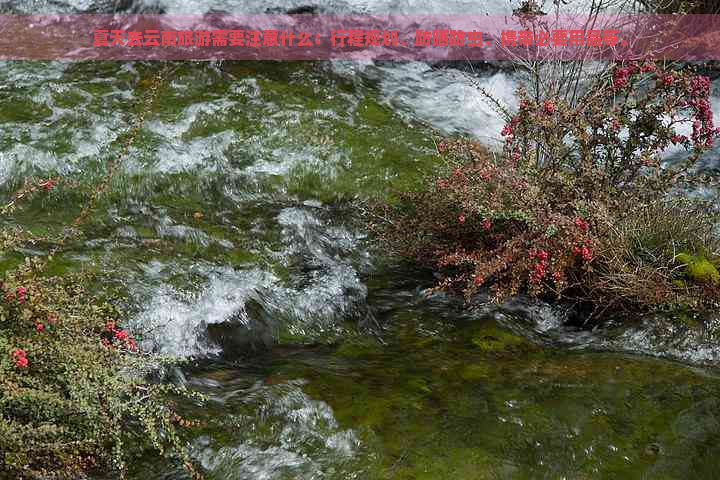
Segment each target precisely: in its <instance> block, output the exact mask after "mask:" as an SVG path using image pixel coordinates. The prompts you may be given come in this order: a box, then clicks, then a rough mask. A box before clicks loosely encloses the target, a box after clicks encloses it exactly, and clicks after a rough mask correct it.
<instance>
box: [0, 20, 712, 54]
mask: <svg viewBox="0 0 720 480" xmlns="http://www.w3.org/2000/svg"><path fill="white" fill-rule="evenodd" d="M718 42H720V15H599V16H590V15H529V14H528V15H518V14H515V15H421V14H417V15H402V14H397V15H394V14H389V15H361V14H342V15H341V14H334V15H327V14H296V15H282V14H266V15H230V14H205V15H130V14H127V15H113V14H77V15H0V59H4V60H210V59H216V60H221V59H222V60H433V61H439V60H460V61H484V60H612V59H618V58H621V59H655V60H714V59H718V60H720V44H719V43H718Z"/></svg>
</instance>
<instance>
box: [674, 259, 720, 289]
mask: <svg viewBox="0 0 720 480" xmlns="http://www.w3.org/2000/svg"><path fill="white" fill-rule="evenodd" d="M676 259H677V261H678V262H679V263H681V264H684V265H686V267H685V275H686V276H687V277H688V278H689V279H690V280H691V281H693V282H695V283H701V284H712V285H718V284H720V273H719V272H718V269H717V268H716V267H715V265H713V264H712V262H711V261H710V260H708V259H706V258H705V257H703V256H694V255H690V254H687V253H681V254H679V255H677V257H676Z"/></svg>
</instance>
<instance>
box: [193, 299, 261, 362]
mask: <svg viewBox="0 0 720 480" xmlns="http://www.w3.org/2000/svg"><path fill="white" fill-rule="evenodd" d="M207 334H208V339H209V340H210V341H211V342H213V343H215V344H217V345H218V346H219V347H220V348H221V349H222V354H223V356H225V357H230V358H234V357H241V356H245V355H250V354H253V353H256V352H258V351H262V350H265V349H267V348H269V347H270V346H272V344H273V343H274V340H275V334H274V329H273V327H272V322H271V318H270V314H269V312H268V311H267V309H266V308H265V307H264V306H263V305H262V304H261V303H260V302H259V301H258V300H255V299H248V301H247V302H246V303H245V307H244V309H243V310H242V311H240V312H238V313H237V314H236V315H234V316H232V317H231V318H229V319H228V320H226V321H223V322H219V323H210V324H208V325H207Z"/></svg>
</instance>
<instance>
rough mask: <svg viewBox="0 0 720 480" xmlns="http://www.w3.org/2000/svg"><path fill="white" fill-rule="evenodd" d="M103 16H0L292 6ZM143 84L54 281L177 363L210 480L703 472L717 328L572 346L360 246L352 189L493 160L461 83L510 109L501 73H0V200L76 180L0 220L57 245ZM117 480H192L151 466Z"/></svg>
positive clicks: (494, 126)
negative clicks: (464, 141) (469, 147)
mask: <svg viewBox="0 0 720 480" xmlns="http://www.w3.org/2000/svg"><path fill="white" fill-rule="evenodd" d="M106 3H107V4H108V5H106V4H102V3H94V2H90V1H87V2H85V1H68V2H62V3H61V2H53V1H43V2H40V1H37V2H35V1H23V2H21V1H19V0H17V1H15V0H12V1H11V2H9V3H7V4H6V5H5V6H4V7H0V9H3V8H4V9H5V11H12V12H15V13H20V12H29V11H33V12H38V11H44V12H58V11H60V12H75V11H103V9H105V10H107V9H108V8H110V5H109V4H113V5H112V7H113V8H123V9H124V10H125V11H149V10H153V9H155V10H156V11H163V12H167V13H187V12H192V13H205V12H207V11H216V10H217V11H233V12H239V11H241V9H242V13H246V12H247V13H250V12H254V11H266V10H267V9H268V8H269V9H272V8H277V9H279V10H281V11H286V10H288V9H290V8H296V7H299V6H302V4H300V3H298V2H284V3H278V4H276V5H270V6H268V5H266V4H265V3H261V2H249V3H248V2H243V4H242V7H241V6H239V5H238V3H239V2H233V1H229V0H226V1H217V2H210V0H204V1H196V2H177V1H175V0H158V1H157V2H149V1H146V2H143V3H137V4H124V3H123V4H122V5H120V3H122V2H112V1H109V2H106ZM439 5H440V3H439V2H420V3H414V2H413V3H410V2H407V1H404V2H364V3H360V4H352V5H350V4H345V3H343V2H337V3H335V4H332V5H323V6H321V7H319V8H320V10H321V11H344V10H345V9H348V10H352V11H359V12H365V11H372V12H376V11H380V12H382V11H401V12H402V11H414V12H417V11H426V12H432V11H435V10H437V9H438V8H439V7H438V6H439ZM473 5H474V4H473V3H472V2H464V1H459V0H458V1H455V2H451V4H450V5H449V6H447V7H445V6H443V10H444V11H445V9H446V8H447V9H450V10H452V11H464V9H468V8H474V7H473ZM494 7H495V12H504V11H507V10H508V8H507V6H504V5H499V4H498V5H496V6H494ZM492 8H493V5H490V6H488V5H484V6H483V8H482V9H480V10H485V9H491V10H492ZM161 71H163V72H170V73H168V76H167V81H166V82H165V83H164V84H163V85H162V86H161V88H160V94H159V98H158V101H157V102H156V104H155V105H154V106H153V108H152V109H151V111H150V112H149V114H148V116H147V119H146V122H145V124H144V126H143V128H142V129H141V132H140V135H139V136H138V138H137V139H136V141H135V142H134V143H133V144H132V146H131V148H130V154H129V155H128V156H127V157H126V158H124V159H123V161H122V163H121V164H120V166H119V169H118V171H117V172H116V174H115V176H114V177H113V181H112V184H111V186H110V189H109V191H108V192H107V193H106V194H105V195H104V196H103V197H102V198H101V200H100V202H99V204H98V205H97V208H95V209H94V210H93V213H92V215H91V216H90V218H89V220H88V221H87V222H86V223H85V224H84V226H83V235H82V236H81V237H80V238H79V239H78V240H77V241H75V242H74V243H72V244H71V245H69V247H68V248H67V249H65V250H64V252H63V253H62V254H60V255H59V256H58V258H56V259H55V261H54V263H53V273H58V274H62V273H63V272H70V271H75V270H78V269H94V270H97V271H100V272H102V273H103V277H104V278H107V282H106V284H103V285H98V290H105V289H109V290H111V291H115V292H118V293H121V294H122V295H123V296H124V297H126V298H128V301H127V304H126V305H124V306H125V308H126V309H127V311H128V312H129V318H128V320H127V321H128V322H129V324H130V327H131V330H132V331H133V332H134V333H135V334H136V335H137V336H138V337H139V338H140V339H141V341H142V344H143V347H144V348H146V349H148V350H152V351H155V352H158V353H163V354H170V355H175V356H179V357H183V358H186V359H187V360H188V362H187V364H186V365H185V366H183V367H182V368H181V369H178V370H176V371H175V372H172V374H171V375H170V378H169V380H170V381H174V382H178V383H182V384H186V385H188V386H190V387H191V388H193V389H196V390H198V391H201V392H203V393H204V394H206V395H207V396H208V397H209V399H210V401H209V402H208V403H207V404H206V405H204V406H198V405H196V404H194V403H192V402H186V403H184V404H181V405H179V408H180V409H181V410H182V411H183V412H184V413H186V414H189V415H190V416H192V417H194V418H197V419H199V420H200V421H201V422H202V425H203V426H202V427H201V428H200V430H201V431H200V432H199V433H198V435H196V436H194V437H193V438H188V442H189V444H190V445H191V450H192V454H193V456H194V458H195V459H196V460H197V461H198V462H199V463H200V464H201V465H202V466H203V468H204V469H205V471H206V473H207V474H208V477H209V478H211V479H218V480H224V479H228V480H233V479H247V480H265V479H268V480H270V479H273V480H275V479H308V480H309V479H447V478H452V479H525V478H527V479H537V478H547V479H559V478H567V479H585V478H613V479H616V478H653V479H676V478H677V479H680V478H708V479H709V478H716V476H717V471H719V470H720V455H719V454H720V376H718V370H717V369H716V365H717V363H718V361H720V348H719V347H718V345H717V336H718V335H720V333H719V332H720V330H718V328H720V327H718V323H720V322H719V321H718V319H712V318H710V319H707V322H705V323H702V324H701V323H699V322H697V321H696V320H695V319H692V318H655V319H647V318H646V319H638V320H637V322H635V323H633V324H631V325H627V324H623V325H622V326H621V325H612V324H611V325H608V326H606V327H604V328H603V329H601V330H597V331H581V330H576V331H573V330H570V329H567V328H566V327H564V326H563V322H562V319H563V316H562V312H561V311H559V309H558V308H557V307H554V306H551V305H544V304H538V303H535V302H531V301H529V300H526V299H522V298H518V299H513V300H511V301H509V302H506V304H504V305H501V306H493V305H487V304H485V305H479V308H475V309H472V310H468V309H465V308H463V306H462V304H461V303H459V302H458V300H457V299H452V298H448V297H446V296H444V295H439V294H436V295H432V296H428V295H426V294H424V292H423V289H424V288H426V287H429V286H432V285H433V278H432V276H430V275H428V274H427V273H426V272H422V271H416V270H414V269H413V268H412V267H409V266H406V265H402V264H399V263H397V261H396V260H395V259H392V258H387V257H386V256H384V255H383V252H380V251H378V250H377V249H376V248H375V246H374V245H373V244H372V243H371V242H369V241H368V238H367V231H366V228H365V226H364V223H363V221H362V219H361V215H360V212H359V203H358V201H357V200H362V199H368V198H370V199H372V198H380V199H382V198H390V197H391V196H392V195H393V193H394V192H395V191H397V190H398V189H407V188H412V187H413V186H415V185H417V184H418V182H420V181H421V179H422V175H423V173H426V172H429V171H431V168H432V166H433V164H434V162H435V161H436V158H435V157H434V152H435V146H434V145H435V143H434V141H435V140H437V139H438V138H439V136H440V135H443V134H455V133H461V134H467V135H472V136H474V137H476V138H478V139H480V140H481V141H483V142H485V143H487V144H488V145H490V146H493V145H495V142H497V141H498V139H499V131H500V129H501V127H502V122H501V120H500V119H499V118H497V116H496V115H495V113H494V112H493V110H492V109H491V108H490V106H489V105H487V104H486V103H485V102H484V101H483V99H482V96H481V95H480V93H479V92H478V91H477V89H476V88H475V87H473V86H472V81H475V82H478V83H480V84H481V85H482V86H484V87H485V88H487V89H488V90H490V91H491V92H493V93H494V94H495V95H496V96H498V97H499V98H501V99H502V100H503V101H505V102H507V103H508V104H510V105H512V104H513V102H514V97H513V92H514V89H515V87H516V85H517V82H516V80H515V79H514V78H513V76H512V75H511V74H510V73H507V72H503V71H499V70H497V69H492V68H490V67H489V66H488V67H487V69H485V70H481V71H475V72H472V73H468V72H466V71H461V70H458V69H449V68H434V67H433V66H430V65H427V64H424V63H421V62H407V63H392V62H384V63H358V62H334V63H333V62H301V63H291V62H223V63H217V62H185V63H160V62H156V63H153V62H125V63H120V62H74V63H70V62H2V63H0V132H1V135H0V182H2V189H3V191H4V192H5V193H6V194H7V193H9V192H11V191H13V190H14V189H15V188H17V187H18V186H19V185H21V183H22V180H23V178H24V177H26V176H28V175H43V176H48V175H61V176H64V177H66V178H69V179H72V180H73V181H77V182H78V185H77V186H75V187H74V188H60V189H57V190H56V191H55V192H53V193H51V194H50V195H49V196H42V198H37V199H36V200H33V201H31V202H29V203H27V204H25V205H23V208H21V209H19V210H18V211H17V213H16V214H15V216H14V217H12V218H10V219H7V220H6V222H8V223H11V224H19V225H22V226H23V227H25V228H27V229H29V230H31V231H33V232H35V233H38V234H45V233H59V232H60V231H62V229H63V228H64V227H65V225H67V224H68V223H69V222H70V221H71V220H72V219H73V218H74V217H75V216H76V215H77V214H78V212H79V211H80V210H81V208H82V207H83V204H84V202H85V201H86V199H87V195H86V194H87V192H88V191H90V190H91V189H92V188H93V186H94V185H95V184H97V182H98V181H99V180H100V179H101V178H102V177H103V176H104V175H105V172H106V168H107V164H108V162H109V161H111V160H112V159H114V158H115V157H117V155H118V152H119V150H120V148H121V142H118V141H117V138H118V135H122V133H123V132H124V131H125V130H127V128H128V127H129V126H130V125H132V124H133V122H135V121H137V114H138V103H139V99H141V98H142V96H143V95H144V94H145V93H146V91H147V89H148V88H149V86H150V84H151V81H152V80H151V79H152V78H153V77H154V75H156V74H157V73H159V72H161ZM471 80H472V81H471ZM715 103H716V104H717V103H719V102H717V101H715ZM716 110H718V109H716ZM716 158H717V155H715V156H711V157H710V159H709V160H708V162H707V164H708V166H709V167H708V168H712V167H713V166H714V165H715V163H716ZM81 193H83V194H81ZM43 253H45V252H44V250H43V247H42V246H38V247H37V250H21V251H17V252H5V255H4V256H3V257H2V259H0V261H2V263H3V265H4V266H10V265H13V264H16V263H17V262H18V261H19V260H20V259H21V258H22V257H24V256H26V255H37V254H43ZM132 478H137V479H184V478H188V477H187V476H186V474H185V473H184V472H183V471H182V469H181V468H179V467H177V466H176V465H174V464H173V463H172V462H170V461H167V462H165V461H158V460H157V458H154V457H152V456H148V457H147V459H146V460H144V461H141V462H139V463H137V464H134V465H133V466H132Z"/></svg>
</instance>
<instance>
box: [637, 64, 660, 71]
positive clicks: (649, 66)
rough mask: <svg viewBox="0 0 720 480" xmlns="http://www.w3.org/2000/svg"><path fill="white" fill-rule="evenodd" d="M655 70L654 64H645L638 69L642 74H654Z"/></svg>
mask: <svg viewBox="0 0 720 480" xmlns="http://www.w3.org/2000/svg"><path fill="white" fill-rule="evenodd" d="M655 70H657V67H656V66H655V64H654V63H646V64H645V65H643V66H642V68H641V69H640V71H641V72H643V73H647V72H654V71H655Z"/></svg>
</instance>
